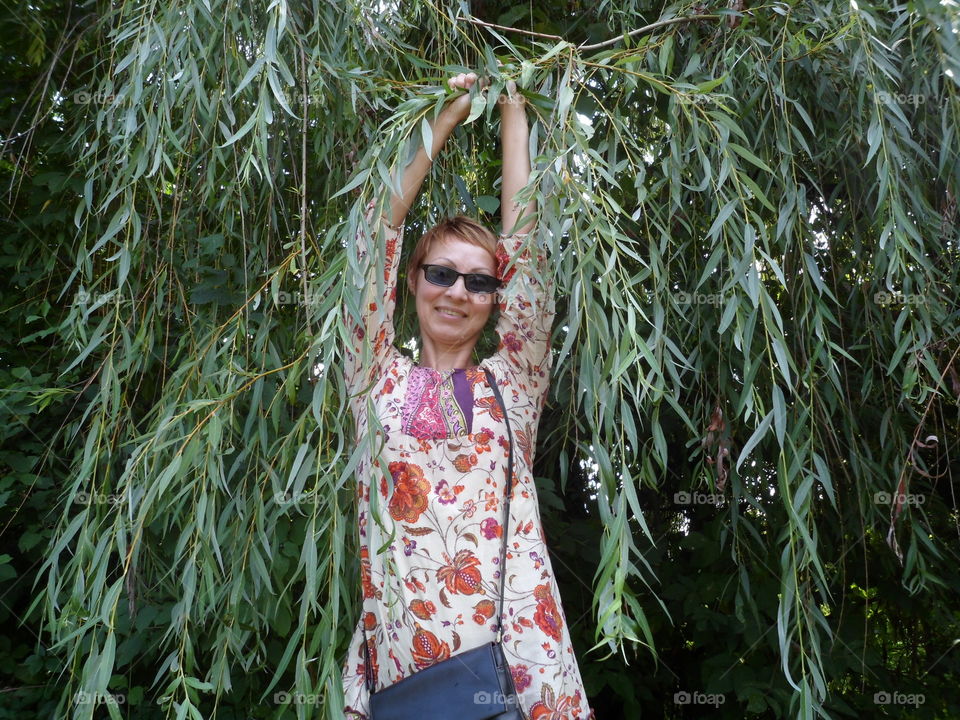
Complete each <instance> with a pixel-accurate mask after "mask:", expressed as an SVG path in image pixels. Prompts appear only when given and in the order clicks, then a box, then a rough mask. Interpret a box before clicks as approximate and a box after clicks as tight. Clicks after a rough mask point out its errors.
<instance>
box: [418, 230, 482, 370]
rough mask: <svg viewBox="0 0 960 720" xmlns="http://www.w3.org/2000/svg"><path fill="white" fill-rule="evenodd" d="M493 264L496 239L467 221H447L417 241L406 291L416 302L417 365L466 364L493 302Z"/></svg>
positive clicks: (445, 365) (457, 365) (445, 367)
mask: <svg viewBox="0 0 960 720" xmlns="http://www.w3.org/2000/svg"><path fill="white" fill-rule="evenodd" d="M453 258H458V259H457V260H454V259H453ZM496 265H497V239H496V238H495V237H494V236H493V233H491V232H490V231H489V230H487V229H486V228H485V227H483V226H482V225H480V224H479V223H477V222H476V221H474V220H471V219H470V218H468V217H464V216H462V215H458V216H456V217H453V218H448V219H446V220H444V221H442V222H440V223H439V224H437V225H436V226H435V227H433V228H431V229H430V230H428V231H427V232H426V233H425V234H424V236H423V237H422V238H421V239H420V242H419V243H417V247H416V249H415V250H414V252H413V255H412V256H411V258H410V265H409V268H410V269H409V270H408V272H407V288H408V289H409V290H410V294H411V295H413V296H414V298H415V299H416V308H417V318H418V320H419V324H420V347H421V348H422V350H421V356H420V364H421V365H424V366H427V367H433V368H436V369H438V370H443V369H449V368H451V367H452V368H458V367H459V368H464V367H466V366H467V364H468V363H469V362H470V358H471V355H472V354H473V349H474V347H475V346H476V344H477V341H478V340H479V339H480V335H481V334H482V333H483V329H484V327H485V326H486V324H487V321H488V320H489V319H490V313H491V310H492V309H493V302H494V301H495V300H496V297H495V291H496V290H497V289H498V288H499V286H500V282H499V279H498V277H497V271H496Z"/></svg>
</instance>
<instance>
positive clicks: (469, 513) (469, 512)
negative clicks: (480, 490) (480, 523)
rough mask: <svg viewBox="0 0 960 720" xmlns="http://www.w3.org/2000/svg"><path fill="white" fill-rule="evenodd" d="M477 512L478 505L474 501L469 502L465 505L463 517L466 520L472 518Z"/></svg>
mask: <svg viewBox="0 0 960 720" xmlns="http://www.w3.org/2000/svg"><path fill="white" fill-rule="evenodd" d="M476 511H477V503H476V502H475V501H473V500H467V501H466V502H465V503H464V504H463V516H464V517H465V518H472V517H473V514H474V513H475V512H476Z"/></svg>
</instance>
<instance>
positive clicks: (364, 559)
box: [360, 546, 376, 598]
mask: <svg viewBox="0 0 960 720" xmlns="http://www.w3.org/2000/svg"><path fill="white" fill-rule="evenodd" d="M360 582H361V583H362V584H363V597H365V598H372V597H374V596H375V595H376V589H375V588H374V587H373V581H372V580H371V579H370V550H369V549H368V548H367V547H366V546H364V547H362V548H360Z"/></svg>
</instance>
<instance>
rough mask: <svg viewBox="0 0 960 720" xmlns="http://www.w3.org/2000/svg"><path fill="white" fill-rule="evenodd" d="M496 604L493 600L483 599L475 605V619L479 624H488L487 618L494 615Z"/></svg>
mask: <svg viewBox="0 0 960 720" xmlns="http://www.w3.org/2000/svg"><path fill="white" fill-rule="evenodd" d="M495 609H496V606H495V605H494V604H493V600H481V601H480V602H478V603H477V604H476V605H474V606H473V621H474V622H475V623H476V624H477V625H486V624H487V620H489V619H490V618H492V617H493V611H494V610H495Z"/></svg>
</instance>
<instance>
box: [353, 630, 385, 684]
mask: <svg viewBox="0 0 960 720" xmlns="http://www.w3.org/2000/svg"><path fill="white" fill-rule="evenodd" d="M367 652H368V653H370V667H371V669H372V670H373V677H375V678H376V677H377V676H378V675H379V674H380V665H379V664H378V663H377V643H376V642H374V638H372V637H368V638H367ZM365 660H366V657H365V655H364V653H363V643H360V664H359V665H357V675H363V674H364V673H366V667H365V665H366V663H365Z"/></svg>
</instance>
